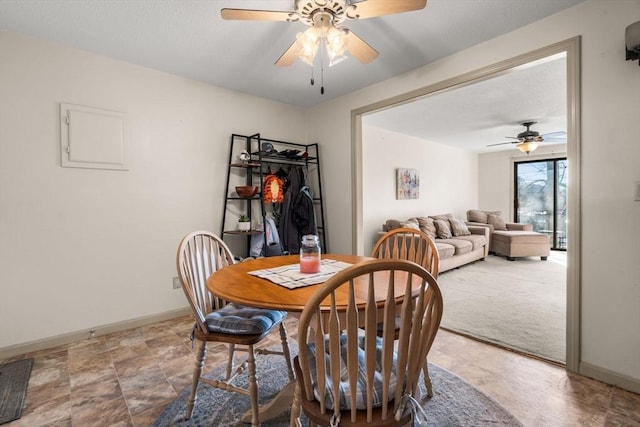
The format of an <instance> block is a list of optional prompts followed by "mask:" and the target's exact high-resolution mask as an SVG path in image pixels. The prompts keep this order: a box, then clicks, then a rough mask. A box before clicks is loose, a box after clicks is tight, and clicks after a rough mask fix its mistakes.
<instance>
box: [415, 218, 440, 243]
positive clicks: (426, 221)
mask: <svg viewBox="0 0 640 427" xmlns="http://www.w3.org/2000/svg"><path fill="white" fill-rule="evenodd" d="M417 220H418V226H419V227H420V231H422V232H423V233H424V234H426V235H427V236H429V237H431V238H432V239H435V238H436V226H435V225H434V224H433V218H429V217H426V216H419V217H418V218H417Z"/></svg>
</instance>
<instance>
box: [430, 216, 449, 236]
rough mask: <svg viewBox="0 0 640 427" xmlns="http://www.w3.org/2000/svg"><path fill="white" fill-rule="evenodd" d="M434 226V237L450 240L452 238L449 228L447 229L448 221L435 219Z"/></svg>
mask: <svg viewBox="0 0 640 427" xmlns="http://www.w3.org/2000/svg"><path fill="white" fill-rule="evenodd" d="M433 223H434V224H435V226H436V237H437V238H439V239H450V238H451V237H453V235H452V234H451V228H449V221H445V220H443V219H436V220H434V221H433Z"/></svg>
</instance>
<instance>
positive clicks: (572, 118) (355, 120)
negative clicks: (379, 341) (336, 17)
mask: <svg viewBox="0 0 640 427" xmlns="http://www.w3.org/2000/svg"><path fill="white" fill-rule="evenodd" d="M556 54H565V55H566V83H567V90H566V93H567V106H566V117H567V145H566V158H567V161H568V164H570V165H571V168H570V169H568V174H569V178H568V182H570V183H571V186H570V187H568V188H567V208H568V209H567V218H568V223H567V230H566V235H567V251H566V255H567V268H566V296H567V298H566V335H565V338H566V368H567V370H569V371H573V372H578V368H579V360H580V355H579V349H580V334H579V330H580V311H579V301H580V298H579V295H580V290H579V283H580V260H581V256H580V250H579V248H580V246H581V242H580V240H581V239H580V226H581V218H580V207H579V204H580V197H579V196H580V144H579V141H580V66H579V64H580V37H574V38H572V39H568V40H566V41H563V42H558V43H555V44H553V45H550V46H547V47H544V48H540V49H537V50H535V51H532V52H529V53H525V54H522V55H519V56H517V57H514V58H511V59H507V60H504V61H502V62H499V63H496V64H492V65H489V66H486V67H483V68H480V69H478V70H475V71H472V72H469V73H465V74H462V75H459V76H456V77H453V78H450V79H447V80H444V81H440V82H438V83H434V84H431V85H429V86H425V87H422V88H419V89H416V90H413V91H410V92H407V93H405V94H401V95H397V96H393V97H391V98H388V99H386V100H383V101H380V102H376V103H374V104H370V105H367V106H364V107H361V108H358V109H355V110H352V112H351V117H352V154H353V156H352V159H353V160H352V161H353V167H352V171H353V174H352V188H353V191H354V193H353V194H354V195H355V197H354V199H353V221H352V223H353V225H354V228H353V230H354V233H353V246H354V251H355V252H356V253H360V254H362V253H364V252H365V248H364V246H365V242H368V241H369V240H370V235H371V233H372V232H373V231H372V230H373V229H371V228H370V227H369V228H367V226H366V224H365V219H366V218H365V216H364V215H363V204H364V202H363V187H364V184H365V178H364V177H363V159H364V158H366V154H365V153H364V147H363V124H362V119H363V116H365V115H369V114H372V113H375V112H378V111H382V110H386V109H389V108H392V107H395V106H400V105H404V104H406V103H410V102H412V101H414V100H418V99H421V98H423V97H427V96H431V95H434V94H437V93H444V92H447V91H450V90H453V89H456V88H459V87H464V86H467V85H472V84H474V83H476V82H482V81H484V80H487V79H491V78H493V77H495V76H498V75H502V74H505V73H509V72H511V71H513V70H515V69H517V68H518V67H521V66H526V65H527V64H530V63H532V62H534V61H538V60H541V59H543V58H547V57H550V56H553V55H556ZM503 170H504V169H503ZM506 171H507V172H506V173H507V175H509V174H510V173H512V171H513V169H512V168H507V169H506ZM506 182H513V180H507V181H506ZM512 194H513V193H512ZM509 210H511V209H510V208H509ZM376 229H377V228H376Z"/></svg>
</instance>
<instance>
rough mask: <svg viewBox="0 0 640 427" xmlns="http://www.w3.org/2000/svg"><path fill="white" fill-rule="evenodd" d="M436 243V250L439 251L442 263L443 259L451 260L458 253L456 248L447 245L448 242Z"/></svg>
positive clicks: (439, 241)
mask: <svg viewBox="0 0 640 427" xmlns="http://www.w3.org/2000/svg"><path fill="white" fill-rule="evenodd" d="M435 242H436V248H437V249H438V257H439V258H440V261H442V260H443V259H447V258H451V257H452V256H453V255H454V254H455V253H456V248H454V247H453V246H451V245H450V244H448V243H445V242H448V240H440V239H436V241H435Z"/></svg>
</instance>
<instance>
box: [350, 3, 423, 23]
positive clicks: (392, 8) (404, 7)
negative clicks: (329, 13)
mask: <svg viewBox="0 0 640 427" xmlns="http://www.w3.org/2000/svg"><path fill="white" fill-rule="evenodd" d="M426 5H427V0H394V1H389V0H362V1H359V2H357V3H353V4H351V6H350V7H348V8H347V10H346V15H347V18H349V19H367V18H375V17H376V16H384V15H392V14H394V13H402V12H411V11H412V10H420V9H424V7H425V6H426Z"/></svg>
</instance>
